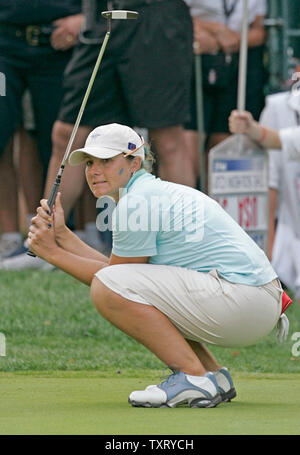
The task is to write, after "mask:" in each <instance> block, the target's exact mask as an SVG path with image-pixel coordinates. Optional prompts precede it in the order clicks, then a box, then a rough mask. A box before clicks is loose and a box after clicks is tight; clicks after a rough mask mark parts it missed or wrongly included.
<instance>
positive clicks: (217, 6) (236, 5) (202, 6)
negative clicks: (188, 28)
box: [185, 0, 267, 32]
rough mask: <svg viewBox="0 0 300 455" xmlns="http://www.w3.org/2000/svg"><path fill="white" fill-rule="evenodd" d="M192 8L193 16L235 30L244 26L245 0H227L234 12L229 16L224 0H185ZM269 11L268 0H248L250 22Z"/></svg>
mask: <svg viewBox="0 0 300 455" xmlns="http://www.w3.org/2000/svg"><path fill="white" fill-rule="evenodd" d="M185 2H186V4H187V5H188V6H189V8H190V12H191V15H192V16H195V17H199V18H200V19H202V20H203V21H207V22H218V23H220V24H225V25H227V27H228V28H230V29H231V30H233V31H235V32H240V31H241V28H242V17H243V0H226V4H227V10H228V11H230V10H231V8H232V13H231V14H230V16H229V17H228V18H226V14H225V11H224V5H223V0H185ZM266 13H267V2H266V0H248V23H249V25H250V24H252V22H254V20H255V18H256V17H257V16H265V15H266Z"/></svg>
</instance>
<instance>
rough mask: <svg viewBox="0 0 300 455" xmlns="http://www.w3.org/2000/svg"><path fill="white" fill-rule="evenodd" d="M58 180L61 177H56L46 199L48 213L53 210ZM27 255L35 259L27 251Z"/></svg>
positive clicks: (31, 253) (30, 252) (33, 255)
mask: <svg viewBox="0 0 300 455" xmlns="http://www.w3.org/2000/svg"><path fill="white" fill-rule="evenodd" d="M60 180H61V175H58V176H57V177H56V180H55V182H54V184H53V186H52V188H51V192H50V196H49V198H48V206H49V209H50V212H51V211H52V208H53V205H54V202H55V199H56V196H57V193H58V189H59V185H60ZM27 254H28V256H31V257H33V258H35V257H36V255H35V254H34V253H33V252H32V251H30V250H28V251H27Z"/></svg>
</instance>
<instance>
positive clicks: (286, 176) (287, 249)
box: [229, 100, 300, 300]
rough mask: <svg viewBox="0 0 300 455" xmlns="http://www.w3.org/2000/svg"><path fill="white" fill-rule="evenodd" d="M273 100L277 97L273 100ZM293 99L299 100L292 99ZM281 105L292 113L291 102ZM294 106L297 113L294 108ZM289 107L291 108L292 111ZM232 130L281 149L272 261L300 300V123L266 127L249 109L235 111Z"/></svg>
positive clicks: (285, 110)
mask: <svg viewBox="0 0 300 455" xmlns="http://www.w3.org/2000/svg"><path fill="white" fill-rule="evenodd" d="M273 101H274V100H273ZM293 102H296V101H295V100H293ZM281 109H283V111H284V112H285V114H286V115H287V116H290V115H291V111H290V109H291V106H287V105H286V106H284V104H283V103H282V100H281ZM292 110H294V113H295V109H292ZM289 111H290V112H289ZM229 127H230V131H231V132H232V133H244V134H247V135H248V136H249V137H250V138H251V139H253V140H255V141H257V142H258V143H259V144H260V145H262V146H263V147H265V148H267V149H277V150H281V152H280V153H281V154H282V160H281V163H280V164H281V166H282V172H280V177H281V184H282V185H283V188H284V190H283V191H282V192H281V198H282V202H281V203H280V206H279V211H278V224H277V228H276V236H275V242H274V248H273V251H272V263H273V266H274V268H275V267H276V273H277V274H278V277H279V279H280V280H282V281H283V283H284V284H285V285H286V286H287V287H289V288H290V289H291V290H292V291H293V292H294V293H295V297H296V298H297V299H298V300H299V297H300V260H299V258H300V240H299V238H300V211H299V199H300V198H299V188H298V183H299V162H300V127H299V126H298V125H297V126H289V127H286V128H280V129H279V130H277V129H273V128H269V127H264V126H262V125H261V124H259V123H258V122H256V121H255V120H254V119H253V117H252V115H251V113H250V112H247V111H242V112H240V111H233V112H232V113H231V115H230V117H229Z"/></svg>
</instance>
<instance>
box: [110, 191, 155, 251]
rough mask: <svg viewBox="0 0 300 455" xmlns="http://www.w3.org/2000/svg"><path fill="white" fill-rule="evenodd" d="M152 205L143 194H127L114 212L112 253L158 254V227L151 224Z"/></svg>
mask: <svg viewBox="0 0 300 455" xmlns="http://www.w3.org/2000/svg"><path fill="white" fill-rule="evenodd" d="M151 209H153V208H152V207H151V205H150V204H149V201H148V199H147V198H146V197H144V196H143V195H134V194H127V195H126V196H125V197H123V198H121V200H120V201H119V203H118V205H117V207H116V209H115V211H114V214H113V246H112V253H113V254H115V255H116V256H120V257H146V256H155V255H156V254H157V235H158V231H157V229H153V226H151V216H150V215H151Z"/></svg>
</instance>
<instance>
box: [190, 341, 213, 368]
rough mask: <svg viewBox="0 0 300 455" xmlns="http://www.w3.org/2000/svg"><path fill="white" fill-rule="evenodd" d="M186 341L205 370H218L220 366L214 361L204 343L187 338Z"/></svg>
mask: <svg viewBox="0 0 300 455" xmlns="http://www.w3.org/2000/svg"><path fill="white" fill-rule="evenodd" d="M187 342H188V343H189V345H190V346H191V348H192V349H193V351H194V352H195V354H196V355H197V357H198V358H199V359H200V361H201V363H202V365H203V366H204V368H205V369H206V370H207V371H218V370H219V369H220V368H221V365H220V364H219V363H218V362H217V361H216V359H215V358H214V356H213V355H212V353H211V352H210V351H209V349H208V348H207V347H206V346H205V345H204V344H202V343H198V342H197V341H192V340H187Z"/></svg>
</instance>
